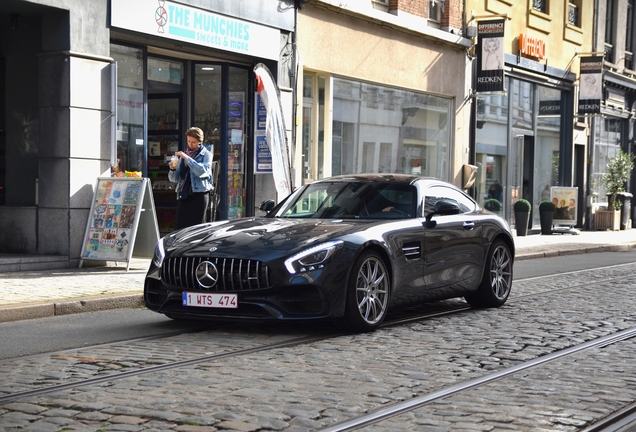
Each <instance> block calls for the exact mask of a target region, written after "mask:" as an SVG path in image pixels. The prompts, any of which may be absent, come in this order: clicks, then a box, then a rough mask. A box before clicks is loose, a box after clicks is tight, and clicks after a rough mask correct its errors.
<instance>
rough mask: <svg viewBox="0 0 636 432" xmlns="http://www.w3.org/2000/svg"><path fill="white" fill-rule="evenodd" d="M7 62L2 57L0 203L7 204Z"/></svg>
mask: <svg viewBox="0 0 636 432" xmlns="http://www.w3.org/2000/svg"><path fill="white" fill-rule="evenodd" d="M4 68H5V64H4V59H3V58H0V205H5V204H6V202H7V201H6V193H7V191H6V185H7V174H6V173H7V145H6V140H5V132H4V131H5V130H6V129H5V128H6V121H7V120H6V118H7V111H6V108H5V104H6V99H5V96H6V95H5V82H6V80H5V69H4Z"/></svg>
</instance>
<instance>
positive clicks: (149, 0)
mask: <svg viewBox="0 0 636 432" xmlns="http://www.w3.org/2000/svg"><path fill="white" fill-rule="evenodd" d="M111 25H112V26H113V27H118V28H122V29H126V30H131V31H135V32H140V33H144V34H148V35H151V36H158V37H162V38H166V39H172V40H178V41H182V42H189V43H193V44H196V45H203V46H206V47H210V48H215V49H220V50H224V51H231V52H235V53H239V54H246V55H251V56H254V57H262V58H266V59H270V60H278V54H279V53H278V52H279V46H280V32H279V31H278V30H277V29H274V28H271V27H266V26H263V25H260V24H256V23H253V22H249V21H244V20H241V19H236V18H233V17H229V16H225V15H220V14H216V13H212V12H208V11H206V10H203V9H198V8H194V7H190V6H187V5H183V4H180V3H175V2H171V1H167V0H135V1H130V0H111Z"/></svg>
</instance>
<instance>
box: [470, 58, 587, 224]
mask: <svg viewBox="0 0 636 432" xmlns="http://www.w3.org/2000/svg"><path fill="white" fill-rule="evenodd" d="M574 80H575V76H574V75H573V74H572V73H571V72H569V71H566V70H561V69H558V68H554V67H551V66H547V65H545V64H542V63H539V62H538V61H534V60H530V59H527V58H524V57H521V56H518V55H513V54H509V53H506V54H505V87H504V88H505V93H501V94H497V95H490V96H487V95H485V94H481V95H479V96H477V98H476V104H475V110H476V115H475V119H476V121H475V162H476V165H477V166H478V167H479V168H478V171H477V179H476V181H475V196H476V197H477V199H478V201H479V202H480V204H482V205H484V207H486V208H488V209H489V210H492V211H495V212H498V213H500V214H501V215H502V216H503V217H504V218H505V219H506V220H508V221H509V223H511V224H514V211H513V210H512V207H513V204H514V202H515V201H516V200H517V199H519V198H523V199H526V200H528V201H530V203H531V204H532V214H531V218H530V222H529V225H530V227H532V226H538V225H539V212H538V205H539V203H540V202H541V201H543V200H546V199H550V188H551V187H552V186H579V185H578V184H576V183H578V182H579V181H580V180H579V179H578V177H577V176H573V175H572V173H573V172H576V171H577V170H578V171H580V172H582V171H583V170H584V169H585V166H586V165H585V158H584V157H579V156H576V155H578V154H579V152H578V151H577V149H576V147H578V144H582V145H583V146H584V145H585V142H584V141H583V142H582V143H577V142H575V141H574V140H573V128H572V124H573V118H572V116H573V97H574V96H573V93H574V92H573V89H574ZM583 154H584V152H583ZM581 186H582V185H581ZM579 189H580V191H581V192H583V189H582V187H580V188H579Z"/></svg>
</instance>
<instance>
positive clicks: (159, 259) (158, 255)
mask: <svg viewBox="0 0 636 432" xmlns="http://www.w3.org/2000/svg"><path fill="white" fill-rule="evenodd" d="M165 256H166V251H165V250H164V248H163V238H161V239H159V242H158V243H157V246H156V247H155V254H154V255H153V256H152V263H153V264H154V265H156V266H157V267H161V264H163V259H164V257H165Z"/></svg>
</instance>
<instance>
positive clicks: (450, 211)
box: [423, 201, 461, 228]
mask: <svg viewBox="0 0 636 432" xmlns="http://www.w3.org/2000/svg"><path fill="white" fill-rule="evenodd" d="M460 213H461V209H460V208H459V205H458V204H457V203H455V202H452V201H437V202H436V203H435V209H434V210H433V211H432V212H430V213H429V214H427V215H426V222H424V224H423V225H424V226H425V227H426V228H435V226H436V225H437V222H436V221H434V220H431V219H432V218H433V216H438V215H439V216H448V215H456V214H460Z"/></svg>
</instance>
